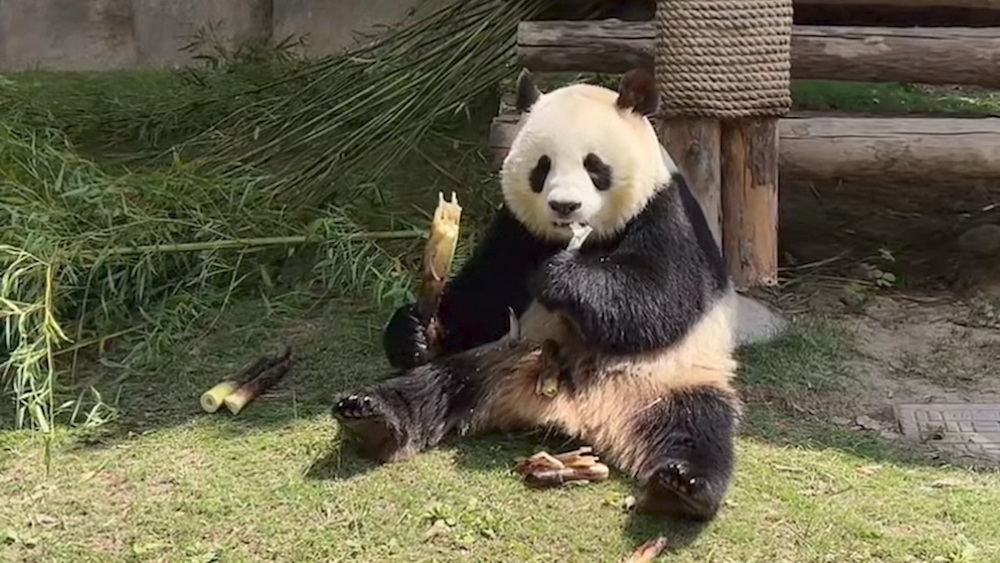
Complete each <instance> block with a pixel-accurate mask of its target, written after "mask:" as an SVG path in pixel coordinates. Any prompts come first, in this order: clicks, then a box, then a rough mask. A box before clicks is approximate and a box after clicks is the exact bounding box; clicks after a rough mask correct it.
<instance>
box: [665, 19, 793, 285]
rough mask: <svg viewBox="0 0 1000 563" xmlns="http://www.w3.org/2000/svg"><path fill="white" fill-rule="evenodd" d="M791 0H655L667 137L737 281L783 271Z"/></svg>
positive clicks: (762, 281)
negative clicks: (782, 123)
mask: <svg viewBox="0 0 1000 563" xmlns="http://www.w3.org/2000/svg"><path fill="white" fill-rule="evenodd" d="M791 31H792V0H658V1H657V6H656V77H657V82H658V85H659V89H660V100H661V107H662V110H663V111H662V115H661V117H662V120H661V129H660V136H661V139H662V141H663V143H664V145H665V146H666V148H667V150H668V151H669V152H670V154H671V155H672V156H673V157H674V158H675V159H676V160H677V161H678V162H677V164H678V166H679V167H680V168H681V170H682V171H683V172H684V174H685V175H686V176H687V177H688V180H689V182H690V184H691V186H692V190H693V191H694V192H695V195H696V196H697V197H698V200H699V201H700V202H701V204H702V206H703V208H704V210H705V215H706V217H707V218H708V220H709V225H710V226H711V227H712V229H713V233H714V234H715V235H716V240H717V241H718V242H719V243H720V244H721V246H722V248H723V251H724V253H725V256H726V263H727V265H728V267H729V272H730V275H731V276H732V277H733V281H734V282H735V283H736V284H737V286H738V287H740V288H747V287H751V286H759V285H773V284H774V283H776V282H777V271H778V240H777V238H778V237H777V231H778V132H777V119H778V118H779V117H781V116H782V115H784V114H785V113H787V111H788V109H789V106H790V105H791V95H790V92H789V79H790V75H789V69H790V67H791V64H790V56H789V47H790V44H791Z"/></svg>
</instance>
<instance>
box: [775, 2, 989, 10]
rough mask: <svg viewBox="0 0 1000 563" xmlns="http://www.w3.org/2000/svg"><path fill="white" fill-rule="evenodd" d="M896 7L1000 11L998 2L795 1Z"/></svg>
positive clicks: (815, 3) (810, 3) (831, 4)
mask: <svg viewBox="0 0 1000 563" xmlns="http://www.w3.org/2000/svg"><path fill="white" fill-rule="evenodd" d="M817 4H818V5H830V6H865V5H869V6H870V5H872V4H878V5H879V6H898V7H905V8H982V9H989V10H1000V0H795V5H796V6H809V5H817Z"/></svg>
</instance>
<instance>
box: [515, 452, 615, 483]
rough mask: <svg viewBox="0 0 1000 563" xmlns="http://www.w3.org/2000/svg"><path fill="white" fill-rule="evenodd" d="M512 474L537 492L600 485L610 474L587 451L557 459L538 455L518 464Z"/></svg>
mask: <svg viewBox="0 0 1000 563" xmlns="http://www.w3.org/2000/svg"><path fill="white" fill-rule="evenodd" d="M514 471H515V472H517V473H520V474H521V475H522V476H523V477H524V481H525V483H527V484H528V485H529V486H531V487H538V488H543V487H558V486H562V485H582V484H586V483H596V482H600V481H604V480H605V479H607V478H608V476H609V475H610V473H611V472H610V470H609V469H608V466H607V465H605V464H603V463H600V462H599V461H598V457H597V456H596V455H594V454H593V453H592V448H590V447H583V448H580V449H578V450H573V451H571V452H566V453H562V454H558V455H552V454H550V453H548V452H538V453H536V454H535V455H533V456H531V457H528V458H525V459H521V460H518V462H517V464H516V465H515V466H514Z"/></svg>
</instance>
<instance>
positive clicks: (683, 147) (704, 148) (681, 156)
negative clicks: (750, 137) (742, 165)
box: [660, 118, 722, 248]
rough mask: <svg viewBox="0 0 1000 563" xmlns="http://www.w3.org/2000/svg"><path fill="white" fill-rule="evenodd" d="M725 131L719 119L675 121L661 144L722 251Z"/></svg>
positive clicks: (665, 128)
mask: <svg viewBox="0 0 1000 563" xmlns="http://www.w3.org/2000/svg"><path fill="white" fill-rule="evenodd" d="M721 141H722V139H721V130H720V127H719V122H718V121H717V120H715V119H701V118H672V119H669V120H664V121H663V122H662V124H661V126H660V142H661V143H663V146H664V148H666V149H667V153H668V154H670V156H671V158H673V159H674V162H675V164H677V167H678V168H680V170H681V173H682V174H684V177H685V178H686V179H687V181H688V184H689V186H690V187H691V191H692V192H694V196H695V197H696V198H697V199H698V203H700V204H701V208H702V210H703V211H704V213H705V219H707V220H708V226H709V228H711V229H712V234H713V235H715V242H716V244H718V245H719V247H720V248H721V247H722V179H721V176H720V143H721Z"/></svg>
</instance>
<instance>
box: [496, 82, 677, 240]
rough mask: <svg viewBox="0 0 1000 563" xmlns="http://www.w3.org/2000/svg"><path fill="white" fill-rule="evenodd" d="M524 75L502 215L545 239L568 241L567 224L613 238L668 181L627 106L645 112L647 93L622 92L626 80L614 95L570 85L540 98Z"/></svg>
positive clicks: (649, 131)
mask: <svg viewBox="0 0 1000 563" xmlns="http://www.w3.org/2000/svg"><path fill="white" fill-rule="evenodd" d="M526 76H527V75H526V73H523V74H522V78H521V80H520V83H519V85H518V86H519V87H518V106H519V108H521V109H522V111H527V116H526V118H525V119H524V120H523V123H522V126H521V129H520V131H519V132H518V135H517V137H516V138H515V139H514V142H513V143H512V144H511V148H510V152H509V153H508V154H507V158H506V159H505V160H504V164H503V168H502V170H501V184H502V187H503V193H504V200H505V202H506V204H507V206H508V208H509V209H510V210H511V212H512V213H513V214H514V215H515V216H516V217H517V218H518V219H519V220H520V221H521V222H522V223H523V224H524V225H525V226H526V227H527V228H528V229H529V230H531V231H532V232H533V233H535V234H536V235H538V236H541V237H543V238H547V239H555V240H569V239H570V238H571V237H572V230H571V228H570V226H571V225H572V224H574V223H575V224H584V225H589V226H590V227H591V228H592V229H593V233H594V235H596V236H597V237H601V236H607V235H612V234H614V233H615V232H617V231H618V230H619V229H621V228H622V227H624V226H625V224H626V223H627V222H628V221H629V220H630V219H631V218H632V217H634V216H635V215H636V214H638V213H639V212H640V211H641V210H642V208H643V207H644V206H645V204H646V202H647V201H649V198H650V197H652V196H653V194H655V193H656V191H657V190H658V189H659V188H660V187H661V186H663V185H666V184H667V183H668V182H669V180H670V172H671V166H672V165H671V163H670V162H669V159H667V160H666V161H665V160H664V159H663V158H662V155H661V149H660V144H659V141H658V140H657V138H656V134H655V132H654V131H653V128H652V126H651V125H650V123H649V121H648V119H647V118H646V116H645V115H644V114H643V112H642V111H640V110H641V108H639V107H635V103H636V102H643V101H646V102H647V104H646V106H644V107H645V109H647V110H648V109H649V108H648V105H649V104H648V100H644V99H643V98H642V96H641V95H642V94H648V92H638V93H637V92H635V91H632V90H629V87H632V86H635V84H634V79H633V83H632V84H630V83H629V82H628V81H627V79H626V81H623V85H622V89H621V90H620V91H619V92H614V91H612V90H609V89H607V88H602V87H598V86H593V85H589V84H575V85H571V86H566V87H563V88H560V89H558V90H554V91H552V92H550V93H548V94H541V93H540V92H538V91H537V90H535V89H534V85H533V84H532V83H531V82H530V77H528V78H525V77H526ZM649 82H650V85H651V84H652V81H651V79H650V81H649ZM653 95H654V96H655V89H654V91H653ZM631 100H635V101H636V102H632V105H630V103H629V102H630V101H631ZM653 110H654V111H655V102H654V103H653Z"/></svg>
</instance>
